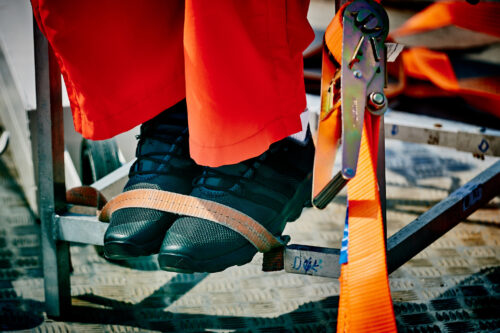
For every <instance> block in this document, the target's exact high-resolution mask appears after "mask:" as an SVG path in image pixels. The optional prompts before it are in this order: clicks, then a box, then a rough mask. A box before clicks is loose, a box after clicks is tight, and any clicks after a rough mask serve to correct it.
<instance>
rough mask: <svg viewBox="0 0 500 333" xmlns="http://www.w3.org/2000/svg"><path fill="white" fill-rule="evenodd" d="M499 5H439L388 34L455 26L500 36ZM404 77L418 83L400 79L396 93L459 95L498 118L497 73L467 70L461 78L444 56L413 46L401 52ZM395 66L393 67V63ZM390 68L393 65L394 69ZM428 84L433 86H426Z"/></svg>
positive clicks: (499, 84) (499, 85)
mask: <svg viewBox="0 0 500 333" xmlns="http://www.w3.org/2000/svg"><path fill="white" fill-rule="evenodd" d="M499 21H500V3H498V2H487V1H483V2H480V3H478V4H476V5H470V4H468V3H466V2H463V1H448V2H439V3H435V4H432V5H430V6H429V7H427V8H426V9H424V10H423V11H421V12H419V13H417V14H415V15H414V16H413V17H411V18H410V19H409V20H408V21H407V22H406V23H405V24H403V25H402V26H401V27H399V28H398V29H396V30H395V31H393V32H391V36H392V37H394V38H396V39H397V38H398V37H404V36H408V35H415V34H419V33H422V32H426V31H430V30H434V29H439V28H442V27H445V26H449V25H454V26H457V27H461V28H465V29H469V30H472V31H475V32H480V33H483V34H487V35H491V36H494V37H500V24H499V23H498V22H499ZM401 62H402V67H404V69H398V70H397V71H399V72H400V74H402V75H403V76H408V77H409V78H414V79H417V80H421V82H419V81H414V82H412V83H410V84H409V83H408V82H407V80H406V79H405V78H403V79H402V78H401V75H399V76H400V79H399V82H400V83H401V85H402V88H401V89H399V93H404V94H405V95H407V96H410V97H416V98H427V97H436V96H454V95H457V96H460V97H462V98H463V99H465V100H466V101H467V102H468V103H469V104H470V105H472V106H473V107H475V108H477V109H479V110H483V111H487V112H489V113H491V114H493V115H495V116H497V117H500V76H499V75H498V71H495V70H493V71H487V70H484V69H483V70H482V71H479V72H478V71H475V74H474V75H472V76H471V74H470V73H468V72H470V71H468V72H467V74H466V75H465V76H464V77H460V76H458V75H457V74H456V71H455V69H454V67H453V63H452V61H451V60H450V57H449V56H448V54H447V53H445V52H441V51H436V50H429V49H427V48H424V47H413V48H410V49H406V50H405V51H403V54H402V57H401ZM394 65H395V64H394ZM394 65H392V66H394ZM426 81H427V82H431V83H432V85H429V84H427V83H426Z"/></svg>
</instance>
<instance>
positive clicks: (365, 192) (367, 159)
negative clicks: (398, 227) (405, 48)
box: [315, 6, 397, 332]
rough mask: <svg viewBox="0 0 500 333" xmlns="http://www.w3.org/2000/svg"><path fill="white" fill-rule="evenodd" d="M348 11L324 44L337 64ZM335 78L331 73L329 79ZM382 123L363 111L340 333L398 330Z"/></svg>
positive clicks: (343, 270)
mask: <svg viewBox="0 0 500 333" xmlns="http://www.w3.org/2000/svg"><path fill="white" fill-rule="evenodd" d="M344 8H345V6H344V7H342V8H341V9H340V10H339V11H338V12H337V15H336V16H335V17H334V19H333V20H332V22H331V23H330V25H329V26H328V28H327V31H326V32H325V44H326V46H327V47H328V50H329V51H330V53H331V54H332V56H333V58H334V59H335V60H336V61H337V62H338V63H339V64H340V63H341V57H342V15H343V10H344ZM325 62H328V64H326V63H325ZM323 68H332V62H331V61H330V60H329V59H327V58H325V57H323ZM332 70H336V68H335V67H333V68H332ZM324 74H325V72H323V75H324ZM333 75H334V73H328V76H329V77H333ZM341 84H342V82H341ZM322 92H324V90H322ZM360 97H361V96H360ZM330 118H333V119H328V120H329V122H331V124H330V125H329V126H328V127H330V133H335V132H336V131H337V129H338V126H339V124H338V122H339V121H340V117H330ZM379 122H380V121H379V117H376V116H373V115H371V113H369V112H365V121H364V127H363V135H362V139H361V147H360V152H359V159H358V166H357V172H356V176H355V177H354V178H353V179H351V180H350V181H349V182H348V184H347V193H348V200H349V202H348V206H349V210H348V235H349V236H348V239H349V240H348V261H347V263H345V264H342V267H341V276H340V301H339V310H338V311H339V312H338V321H337V332H396V331H397V330H396V323H395V319H394V311H393V308H392V299H391V294H390V290H389V280H388V276H387V263H386V252H385V251H386V249H385V236H384V229H383V222H382V210H381V206H380V197H379V193H378V184H377V178H376V168H377V166H376V160H377V151H378V133H379ZM326 134H327V135H329V134H328V133H326ZM330 135H331V134H330ZM318 140H321V138H319V139H318ZM332 147H334V145H332ZM334 153H335V152H334V151H332V154H334ZM315 176H316V175H315Z"/></svg>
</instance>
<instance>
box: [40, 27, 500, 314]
mask: <svg viewBox="0 0 500 333" xmlns="http://www.w3.org/2000/svg"><path fill="white" fill-rule="evenodd" d="M34 35H35V74H36V97H37V111H36V115H35V130H34V132H33V133H32V135H33V136H34V140H35V142H36V143H37V147H38V149H37V154H36V160H37V163H35V165H36V166H37V174H38V194H39V213H40V214H39V215H40V219H41V224H42V228H41V238H42V252H43V272H44V283H45V303H46V312H47V315H48V316H50V317H61V316H64V314H65V313H66V311H68V310H69V308H70V306H71V297H70V295H71V293H70V288H71V286H70V278H69V273H70V272H69V270H70V256H69V242H78V243H85V244H94V245H103V236H104V232H105V230H106V228H107V225H108V224H106V223H102V222H99V221H97V218H96V217H92V216H82V215H76V214H72V213H69V212H67V210H66V203H65V179H64V142H63V139H64V133H63V126H62V106H61V80H60V73H59V69H58V67H57V63H56V61H55V57H54V55H53V54H52V52H51V51H50V49H49V46H48V43H47V41H46V39H45V38H44V36H43V35H42V33H41V32H40V31H39V29H38V26H37V25H36V24H35V25H34ZM387 118H390V117H389V116H388V117H387ZM382 124H383V120H382ZM393 125H394V124H391V123H386V124H385V131H391V129H392V128H393V127H392V126H393ZM398 126H401V124H399V125H398ZM442 127H443V126H441V127H440V126H438V127H436V126H433V130H434V129H435V130H436V131H438V130H439V129H441V128H442ZM400 128H403V129H406V127H404V126H403V127H400ZM410 128H413V127H412V126H409V127H408V131H410ZM421 130H422V131H424V132H425V133H427V132H426V131H427V129H425V128H424V129H421ZM389 133H391V132H389ZM389 133H388V135H387V136H388V137H389ZM399 133H404V131H402V132H399ZM440 133H441V132H440ZM434 134H435V133H434ZM466 134H467V133H466ZM469 134H470V133H469ZM489 134H490V133H488V135H489ZM493 134H495V135H496V137H493V141H490V142H492V143H491V144H490V146H493V145H494V146H495V147H496V148H495V149H497V148H498V146H497V145H498V140H499V139H498V137H500V135H498V134H497V133H493ZM380 135H381V138H382V140H380V146H379V166H380V168H379V170H378V179H379V188H380V196H381V199H382V200H381V201H382V205H383V213H384V221H385V210H386V209H385V160H384V158H385V157H384V156H385V147H384V140H383V138H385V135H384V126H382V127H381V131H380ZM447 135H453V133H451V134H450V133H448V134H447ZM454 135H455V136H456V137H457V139H458V138H459V137H460V136H461V135H463V133H462V132H455V134H454ZM471 135H473V136H475V137H476V136H478V135H479V136H481V135H486V134H485V133H484V131H483V132H482V133H481V131H479V134H478V133H472V134H471ZM495 135H494V136H495ZM410 137H415V138H420V136H418V135H417V136H410ZM398 138H400V137H398ZM479 138H482V137H479ZM476 139H478V138H477V137H476ZM483 139H484V138H483ZM495 140H497V141H495ZM419 142H420V141H419ZM427 143H429V142H427ZM430 143H436V142H430ZM437 143H441V142H440V141H439V140H438V142H437ZM455 147H456V148H463V147H462V146H461V145H455ZM471 149H472V148H471ZM466 150H467V149H466ZM469 151H470V149H469ZM492 151H493V152H496V153H492V154H494V155H495V154H497V155H499V153H498V150H494V149H492ZM130 163H131V162H130ZM129 167H130V164H126V165H124V166H122V167H121V168H119V169H118V170H115V171H114V172H113V173H111V174H109V175H108V176H106V177H104V178H103V179H101V180H100V181H98V182H97V183H95V184H94V187H95V188H96V189H98V190H100V191H101V192H103V193H104V195H105V196H106V197H108V198H110V197H112V196H114V195H115V194H117V193H119V191H120V190H121V188H122V187H123V182H124V181H125V180H126V176H127V172H128V168H129ZM498 184H500V161H499V162H496V163H495V164H494V165H492V166H491V167H490V168H489V169H487V170H486V171H484V172H482V173H481V174H479V175H478V176H477V177H476V178H474V179H473V180H471V181H470V182H468V183H467V184H466V185H464V186H462V187H461V188H460V189H459V190H457V191H456V192H454V193H453V194H452V195H450V196H449V197H448V198H446V199H445V200H443V201H441V202H440V203H438V204H437V205H436V206H434V207H433V208H431V209H430V210H429V211H427V212H426V213H424V214H422V215H421V216H420V217H419V218H417V219H416V220H414V221H413V222H411V223H410V224H409V225H407V226H406V227H404V228H403V229H401V230H400V231H399V232H397V233H396V234H395V235H393V236H392V237H390V238H389V239H388V240H387V254H388V270H389V272H392V271H394V270H395V269H397V268H398V267H400V266H401V265H403V264H404V263H405V262H406V261H408V260H409V259H411V258H412V257H413V256H415V255H416V254H417V253H419V252H420V251H422V250H423V249H424V248H426V247H427V246H428V245H430V244H431V243H432V242H433V241H435V240H436V239H438V238H439V237H441V236H442V235H443V234H445V233H446V232H447V231H448V230H450V229H451V228H453V227H454V226H455V225H456V224H458V223H459V222H460V221H461V220H463V219H464V218H465V217H467V216H468V215H470V214H471V213H472V212H474V211H475V210H477V209H478V208H479V207H481V206H482V205H484V204H485V203H487V202H488V201H489V200H491V199H492V198H493V197H494V196H496V195H498V194H499V193H500V188H499V186H498ZM338 259H339V250H338V249H327V248H319V247H311V246H302V245H289V246H287V247H286V248H285V249H284V269H285V271H287V272H291V273H299V274H307V275H318V276H327V277H333V278H337V277H339V275H340V266H339V264H338Z"/></svg>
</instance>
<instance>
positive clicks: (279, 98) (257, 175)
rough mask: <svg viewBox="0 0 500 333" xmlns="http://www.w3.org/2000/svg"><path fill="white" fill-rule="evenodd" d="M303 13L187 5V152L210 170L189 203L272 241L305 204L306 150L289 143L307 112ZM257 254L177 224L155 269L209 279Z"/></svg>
mask: <svg viewBox="0 0 500 333" xmlns="http://www.w3.org/2000/svg"><path fill="white" fill-rule="evenodd" d="M307 8H308V1H296V0H293V1H286V0H279V1H278V0H270V1H262V0H255V1H237V0H216V1H206V2H203V1H196V0H188V1H186V21H185V30H184V31H185V33H184V48H185V66H186V83H187V85H186V87H187V97H186V98H187V104H188V113H189V131H190V150H191V156H192V157H193V158H194V159H195V160H196V161H197V163H199V164H201V165H206V166H210V167H206V168H205V169H204V172H203V174H202V175H201V176H200V177H197V178H196V179H195V182H194V189H193V191H192V192H191V194H190V195H191V196H194V197H199V198H202V199H207V200H211V201H215V202H218V203H221V204H224V205H227V206H229V207H231V208H234V209H236V210H238V211H240V212H242V213H244V214H246V215H248V216H250V217H252V218H253V219H254V220H256V221H257V222H259V223H261V224H262V225H263V226H264V227H265V228H267V229H268V230H269V231H271V232H272V233H273V234H275V235H278V234H281V232H282V231H283V229H284V227H285V224H286V222H288V221H293V220H294V219H296V218H298V216H299V215H300V212H301V211H302V207H303V205H304V204H305V203H306V202H307V201H309V200H310V196H311V175H310V173H311V171H312V163H313V157H314V146H313V143H312V140H311V139H310V136H308V138H307V139H306V140H305V141H303V142H298V141H296V140H294V139H291V138H286V137H287V136H289V135H291V134H293V133H294V132H297V131H300V129H301V121H300V116H299V115H300V114H301V112H302V111H303V110H304V109H305V106H306V103H305V92H304V80H303V76H302V75H303V72H302V71H303V69H302V66H303V64H302V51H303V49H305V47H306V46H307V45H308V43H309V42H310V41H311V40H312V37H313V33H312V30H311V28H310V26H309V24H308V22H307V19H306V14H307ZM284 138H285V139H284ZM270 145H271V146H270ZM255 253H256V249H255V248H254V247H253V246H252V245H251V244H250V243H249V242H248V241H247V240H246V239H245V238H244V237H242V236H241V235H240V234H238V233H237V232H235V231H233V230H231V229H228V228H226V227H224V226H221V225H219V224H215V223H213V222H210V221H208V220H204V219H200V218H193V217H181V218H179V219H177V220H176V221H175V222H174V224H173V225H172V226H171V227H170V229H169V231H168V232H167V234H166V236H165V240H164V242H163V245H162V248H161V249H160V255H159V263H160V267H161V268H162V269H165V270H171V271H180V272H193V271H202V272H215V271H220V270H223V269H225V268H227V267H229V266H232V265H241V264H244V263H247V262H248V261H250V260H251V259H252V257H253V256H254V254H255Z"/></svg>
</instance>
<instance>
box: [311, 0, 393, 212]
mask: <svg viewBox="0 0 500 333" xmlns="http://www.w3.org/2000/svg"><path fill="white" fill-rule="evenodd" d="M388 31H389V19H388V17H387V13H386V12H385V10H384V9H383V7H382V6H381V5H379V4H378V3H376V2H375V1H373V0H355V1H353V2H352V3H351V4H350V5H348V6H347V7H346V8H345V10H344V13H343V37H342V63H341V69H340V71H341V76H340V87H341V88H340V100H341V112H342V113H341V114H342V140H341V142H342V167H341V170H340V171H339V172H338V173H337V174H336V175H335V176H334V177H333V178H332V179H331V180H330V182H328V184H326V186H325V187H324V188H323V189H322V190H321V191H320V192H319V193H318V194H317V195H316V196H315V197H314V198H313V205H314V206H315V207H317V208H324V207H326V205H327V204H328V203H329V202H330V201H331V200H332V199H333V198H334V197H335V195H337V194H338V192H340V190H342V188H343V187H344V186H345V185H346V184H347V182H348V180H349V179H351V178H353V177H354V176H355V175H356V168H357V164H358V157H359V149H360V145H361V135H362V132H363V120H364V113H365V109H368V111H369V112H371V113H372V114H374V115H378V116H380V115H382V114H384V112H385V111H386V109H387V99H386V97H385V95H384V91H383V90H384V86H385V82H386V79H385V77H386V76H385V75H386V50H385V44H384V43H385V39H386V38H387V34H388Z"/></svg>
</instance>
